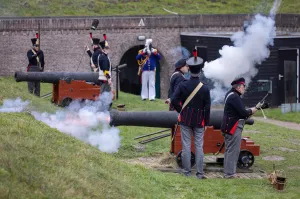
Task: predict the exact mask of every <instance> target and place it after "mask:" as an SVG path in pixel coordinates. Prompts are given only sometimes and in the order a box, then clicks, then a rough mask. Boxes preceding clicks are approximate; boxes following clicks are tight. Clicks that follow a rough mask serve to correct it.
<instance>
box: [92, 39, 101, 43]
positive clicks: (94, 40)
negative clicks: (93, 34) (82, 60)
mask: <svg viewBox="0 0 300 199" xmlns="http://www.w3.org/2000/svg"><path fill="white" fill-rule="evenodd" d="M92 40H93V45H99V43H100V39H99V38H92Z"/></svg>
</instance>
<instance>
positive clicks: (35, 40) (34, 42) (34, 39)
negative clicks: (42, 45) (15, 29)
mask: <svg viewBox="0 0 300 199" xmlns="http://www.w3.org/2000/svg"><path fill="white" fill-rule="evenodd" d="M37 41H38V39H37V38H32V39H31V42H32V45H33V46H36V45H38V42H37Z"/></svg>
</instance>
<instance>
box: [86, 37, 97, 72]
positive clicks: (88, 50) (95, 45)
mask: <svg viewBox="0 0 300 199" xmlns="http://www.w3.org/2000/svg"><path fill="white" fill-rule="evenodd" d="M90 38H91V43H92V44H91V46H92V48H93V51H94V52H95V50H97V48H99V42H100V39H97V38H93V34H92V33H91V32H90ZM94 40H95V41H94ZM97 42H98V44H97ZM85 49H86V53H87V54H88V56H89V57H90V67H91V71H92V72H98V68H96V66H95V64H94V63H93V60H92V56H93V53H92V51H91V50H90V49H89V47H88V46H86V47H85ZM99 49H100V48H99Z"/></svg>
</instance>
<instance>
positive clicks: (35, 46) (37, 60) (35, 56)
mask: <svg viewBox="0 0 300 199" xmlns="http://www.w3.org/2000/svg"><path fill="white" fill-rule="evenodd" d="M31 42H32V49H30V50H28V52H27V58H28V61H29V64H28V66H27V72H43V71H44V66H45V61H44V53H43V51H42V50H40V47H39V39H38V34H37V38H32V39H31ZM28 90H29V93H33V94H34V95H36V96H40V82H28Z"/></svg>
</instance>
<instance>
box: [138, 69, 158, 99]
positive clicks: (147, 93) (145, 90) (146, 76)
mask: <svg viewBox="0 0 300 199" xmlns="http://www.w3.org/2000/svg"><path fill="white" fill-rule="evenodd" d="M141 97H142V99H147V98H148V99H149V100H154V99H155V71H143V73H142V93H141Z"/></svg>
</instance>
